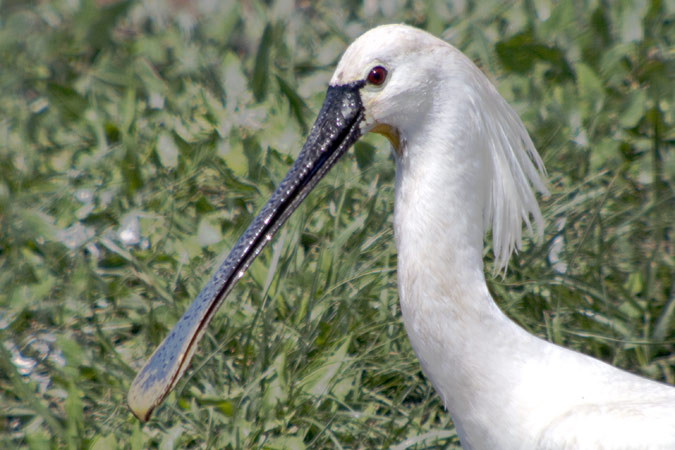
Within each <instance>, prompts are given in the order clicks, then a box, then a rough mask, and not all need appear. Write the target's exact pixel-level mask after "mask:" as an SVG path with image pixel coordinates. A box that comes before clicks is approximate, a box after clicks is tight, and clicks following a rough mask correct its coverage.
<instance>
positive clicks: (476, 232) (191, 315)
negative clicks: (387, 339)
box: [128, 25, 675, 450]
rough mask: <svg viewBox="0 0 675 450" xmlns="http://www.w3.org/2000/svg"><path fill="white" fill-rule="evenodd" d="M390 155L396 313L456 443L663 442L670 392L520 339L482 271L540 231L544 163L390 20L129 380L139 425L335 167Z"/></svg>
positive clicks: (480, 84) (451, 60)
mask: <svg viewBox="0 0 675 450" xmlns="http://www.w3.org/2000/svg"><path fill="white" fill-rule="evenodd" d="M367 132H375V133H380V134H383V135H385V136H386V137H387V138H388V139H389V141H390V142H391V143H392V145H393V148H394V153H395V156H396V194H395V206H394V232H395V236H396V247H397V250H398V286H399V294H400V302H401V311H402V315H403V321H404V323H405V327H406V330H407V332H408V336H409V338H410V342H411V343H412V347H413V349H414V350H415V353H416V354H417V357H418V359H419V361H420V364H421V366H422V369H423V371H424V373H425V374H426V376H427V377H428V378H429V380H430V381H431V383H432V384H433V386H434V388H435V389H436V391H437V392H438V394H439V395H440V396H441V398H442V399H443V403H444V404H445V406H446V408H447V409H448V410H449V412H450V414H451V416H452V419H453V421H454V423H455V426H456V428H457V432H458V434H459V438H460V441H461V443H462V445H463V446H464V448H467V449H493V450H494V449H497V450H499V449H563V448H570V449H571V448H574V449H599V448H604V449H637V448H645V449H657V448H658V449H675V388H673V387H671V386H667V385H664V384H661V383H657V382H655V381H651V380H647V379H645V378H641V377H638V376H636V375H632V374H630V373H627V372H624V371H621V370H619V369H617V368H614V367H612V366H610V365H608V364H605V363H603V362H601V361H598V360H596V359H593V358H591V357H589V356H586V355H583V354H580V353H577V352H574V351H571V350H568V349H565V348H562V347H559V346H557V345H554V344H552V343H550V342H547V341H544V340H542V339H540V338H538V337H536V336H533V335H531V334H529V333H527V332H526V331H525V330H523V329H522V328H521V327H519V326H518V325H516V324H515V323H514V322H512V321H511V320H510V319H509V318H508V317H507V316H506V315H504V313H502V311H501V310H500V309H499V308H498V307H497V305H496V304H495V302H494V300H493V299H492V297H491V296H490V292H489V291H488V288H487V285H486V283H485V276H484V273H483V261H482V250H483V234H484V231H485V230H486V229H488V228H492V236H493V248H494V253H495V260H496V264H497V266H498V268H500V269H504V268H505V267H506V264H507V262H508V259H509V256H510V254H511V252H512V251H513V250H514V248H516V247H518V246H519V245H520V240H521V231H522V223H523V222H525V223H526V224H527V226H528V227H530V225H531V222H530V221H533V222H534V225H535V226H536V227H537V228H539V229H540V227H541V223H542V217H541V213H540V212H539V207H538V205H537V201H536V198H535V195H534V192H533V188H534V189H536V190H538V191H541V192H545V191H546V188H545V186H544V182H543V181H542V176H543V172H544V167H543V164H542V162H541V159H540V158H539V155H538V154H537V152H536V150H535V149H534V146H533V144H532V141H531V140H530V137H529V136H528V133H527V131H526V130H525V127H524V125H523V123H522V122H521V121H520V119H519V117H518V115H517V114H516V113H515V112H514V111H513V109H511V108H510V107H509V105H508V104H507V103H506V101H505V100H504V99H503V98H502V97H501V96H500V95H499V93H498V92H497V90H496V89H495V88H494V87H493V86H492V84H491V83H490V82H489V81H488V79H487V78H486V77H485V75H483V73H482V72H481V71H480V70H479V69H478V68H477V67H476V66H475V65H474V64H473V63H472V62H471V61H470V60H469V59H468V58H467V57H465V56H464V55H463V54H462V53H461V52H459V51H458V50H457V49H455V48H454V47H452V46H451V45H449V44H447V43H446V42H444V41H442V40H440V39H437V38H435V37H434V36H432V35H430V34H428V33H426V32H424V31H421V30H418V29H415V28H411V27H408V26H404V25H386V26H381V27H377V28H375V29H373V30H371V31H369V32H367V33H365V34H364V35H363V36H361V37H360V38H358V39H357V40H356V41H355V42H354V43H353V44H352V45H351V46H349V48H348V49H347V51H346V52H345V54H344V55H343V56H342V59H341V60H340V62H339V64H338V66H337V69H336V70H335V73H334V75H333V77H332V79H331V81H330V86H329V87H328V91H327V93H326V99H325V101H324V103H323V106H322V107H321V111H320V112H319V115H318V118H317V119H316V122H315V123H314V126H313V127H312V129H311V131H310V134H309V137H308V138H307V141H306V143H305V145H304V146H303V148H302V151H301V152H300V155H299V156H298V159H297V161H296V162H295V164H294V165H293V167H292V168H291V169H290V171H289V172H288V174H287V175H286V177H285V178H284V180H283V181H282V182H281V184H280V185H279V187H278V188H277V190H276V191H275V193H274V194H273V196H272V198H271V199H270V200H269V201H268V203H267V204H266V205H265V206H264V207H263V209H262V211H261V212H260V214H259V215H258V216H257V217H256V218H255V220H254V221H253V222H252V223H251V225H250V226H249V228H248V229H247V230H246V232H245V233H244V234H243V235H242V237H241V238H240V239H239V241H238V242H237V244H236V245H235V246H234V248H233V249H232V252H231V253H230V255H229V256H228V257H227V259H226V260H225V262H224V263H223V264H222V266H221V267H220V268H219V269H218V270H217V271H216V273H215V275H214V276H213V277H212V278H211V280H210V281H209V282H208V283H207V284H206V286H205V287H204V289H203V290H202V291H201V292H200V293H199V295H198V296H197V298H196V299H195V301H194V302H193V303H192V305H190V307H189V308H188V310H187V311H186V312H185V314H184V315H183V317H181V319H180V320H179V321H178V323H177V324H176V326H175V327H174V328H173V330H171V332H170V333H169V335H168V336H167V337H166V339H165V340H164V341H163V342H162V344H161V345H160V346H159V347H158V348H157V350H156V351H155V352H154V353H153V355H152V356H151V357H150V359H149V361H148V362H147V363H146V365H145V367H143V369H142V370H141V371H140V372H139V374H138V375H137V377H136V379H135V380H134V382H133V384H132V386H131V389H130V391H129V397H128V402H129V407H130V408H131V410H132V411H133V413H134V414H135V415H136V416H137V417H139V418H140V419H141V420H147V419H148V418H149V417H150V414H151V413H152V410H153V409H154V408H155V407H156V406H157V405H158V404H159V403H160V402H161V401H162V400H163V399H164V397H165V396H166V395H167V394H168V392H169V391H170V390H171V389H172V388H173V387H174V386H175V384H176V382H177V381H178V380H179V379H180V377H181V376H182V375H183V373H184V372H185V370H186V368H187V367H188V365H189V363H190V359H191V358H192V355H193V354H194V352H195V349H196V348H197V344H198V342H199V340H200V338H201V337H202V335H203V334H204V331H205V329H206V327H207V325H208V323H209V322H210V320H211V319H212V318H213V315H214V313H215V311H216V310H217V309H218V307H219V306H220V304H221V303H222V302H223V300H224V298H225V296H226V295H227V293H228V292H229V291H230V290H231V289H232V286H233V285H234V284H235V283H236V281H237V280H238V279H239V278H241V276H242V275H243V273H244V271H245V270H246V268H247V267H248V266H249V264H250V263H251V261H252V260H253V259H254V258H255V257H256V255H258V253H259V252H260V251H261V249H262V248H263V247H264V245H265V244H266V243H267V242H268V241H269V240H270V239H271V237H272V235H273V234H274V233H275V232H276V231H277V229H278V228H279V227H280V226H281V224H282V223H283V222H284V221H285V220H286V219H287V218H288V216H289V215H290V214H291V213H292V212H293V210H294V209H295V208H296V207H297V206H298V204H299V203H300V202H302V200H303V199H304V198H305V196H306V195H307V194H308V193H309V191H310V190H311V189H312V188H313V187H314V186H315V185H316V183H317V182H318V181H319V179H320V178H321V177H322V176H323V175H324V174H325V173H326V172H327V171H328V170H329V169H330V167H331V166H332V165H333V164H334V163H335V162H336V161H337V159H338V158H339V157H340V156H341V155H342V154H343V153H344V152H345V151H346V150H347V149H348V148H349V147H350V146H351V145H352V144H353V143H354V142H355V141H356V140H357V139H358V138H359V137H360V136H362V135H363V134H365V133H367Z"/></svg>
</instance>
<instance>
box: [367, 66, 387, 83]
mask: <svg viewBox="0 0 675 450" xmlns="http://www.w3.org/2000/svg"><path fill="white" fill-rule="evenodd" d="M386 79H387V69H385V68H384V67H382V66H375V67H373V68H372V69H370V73H369V74H368V83H370V84H374V85H375V86H379V85H381V84H382V83H384V80H386Z"/></svg>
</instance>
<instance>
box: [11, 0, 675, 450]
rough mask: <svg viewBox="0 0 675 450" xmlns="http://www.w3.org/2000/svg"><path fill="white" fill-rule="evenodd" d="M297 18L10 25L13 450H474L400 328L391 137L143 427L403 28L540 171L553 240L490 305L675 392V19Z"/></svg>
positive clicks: (288, 249) (104, 6) (320, 7)
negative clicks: (249, 228)
mask: <svg viewBox="0 0 675 450" xmlns="http://www.w3.org/2000/svg"><path fill="white" fill-rule="evenodd" d="M295 3H296V4H297V5H298V6H296V7H293V6H292V5H293V2H282V1H278V2H261V1H250V2H241V3H240V2H235V1H231V2H214V4H213V5H211V6H209V4H208V3H207V2H204V3H194V4H192V3H188V2H181V1H173V2H167V3H166V5H164V7H162V8H158V9H152V8H151V5H153V4H155V3H152V2H148V3H146V4H145V6H144V4H141V3H135V2H131V1H103V0H99V1H93V0H82V1H81V2H79V3H78V2H70V1H53V2H39V1H32V2H19V1H6V0H5V1H2V2H0V67H2V70H0V340H2V342H3V343H4V345H3V346H0V414H1V418H0V423H2V430H3V431H2V434H0V442H2V444H3V445H4V446H5V447H6V448H60V447H65V448H95V449H107V448H118V447H120V448H122V447H123V448H133V449H137V448H138V449H140V448H148V447H161V448H173V447H179V448H184V447H189V448H193V447H198V448H203V447H207V448H250V447H255V448H260V447H264V448H268V449H281V448H293V449H296V448H298V449H300V448H325V447H336V448H370V447H383V448H384V447H393V446H398V448H453V447H456V446H457V445H458V441H457V438H456V434H455V433H454V429H453V427H452V422H451V419H450V418H449V417H448V415H447V413H445V412H444V410H443V408H442V405H441V403H440V401H439V399H438V398H437V397H436V395H435V394H434V392H433V389H432V388H431V386H430V385H429V383H428V382H427V381H426V380H425V378H424V376H423V375H422V373H421V371H420V368H419V366H418V363H417V361H416V359H415V356H414V354H413V352H412V350H411V348H410V345H409V343H408V341H407V338H406V335H405V331H404V329H403V326H402V324H401V321H400V313H399V311H398V297H397V291H396V275H395V269H396V252H395V248H394V244H393V234H392V223H391V210H392V202H393V180H394V165H393V162H392V157H391V155H390V152H389V151H388V150H387V148H388V144H387V143H386V141H384V140H381V139H376V138H372V137H369V138H367V139H365V140H364V141H363V142H362V143H360V144H359V145H357V146H356V148H355V149H354V150H353V151H351V152H350V153H349V154H348V155H347V156H346V157H345V158H344V159H343V161H341V162H340V163H339V164H338V165H337V166H336V167H335V168H334V169H333V170H332V172H331V173H330V174H329V175H328V176H327V177H326V179H325V180H324V181H322V182H321V183H320V185H319V186H318V187H317V189H316V190H315V191H314V192H313V193H312V194H311V195H310V196H309V198H308V199H307V200H306V202H305V203H304V204H303V205H302V206H301V207H300V208H299V210H298V211H297V212H296V213H295V214H294V216H293V217H292V218H291V219H290V220H289V223H288V224H286V226H285V227H284V228H283V229H282V231H281V232H280V233H279V236H278V237H277V238H276V239H275V240H273V241H272V243H271V245H270V248H268V249H266V250H265V251H264V252H263V253H262V254H261V256H260V258H259V259H258V260H257V261H256V262H255V263H254V264H253V265H252V267H251V268H250V270H249V272H248V274H247V275H246V276H245V277H244V278H242V280H241V281H240V282H239V284H238V286H237V287H236V288H235V290H234V291H233V292H232V294H231V295H230V297H229V299H228V300H227V301H226V302H225V304H224V306H223V307H222V309H221V311H220V312H219V313H218V315H217V316H216V318H215V319H214V321H213V323H212V324H211V326H210V327H209V330H208V332H207V334H206V336H205V339H204V340H203V342H202V344H201V345H200V349H199V352H198V354H197V355H196V357H195V359H194V360H193V363H192V368H191V369H190V370H189V371H188V373H187V376H186V377H185V379H184V380H183V381H182V382H180V383H179V385H178V388H177V389H176V391H175V393H174V394H171V396H170V397H169V398H168V399H167V401H166V403H165V404H164V405H163V406H162V407H160V408H159V409H158V411H157V412H156V415H155V416H154V418H153V419H152V420H151V421H150V422H149V423H148V424H146V425H142V424H141V423H139V422H138V421H137V420H136V419H135V418H133V417H132V416H131V414H130V413H129V412H128V410H127V409H126V406H125V395H126V391H127V389H128V387H129V384H130V383H131V380H132V379H133V377H134V374H135V371H136V370H137V369H138V368H139V367H140V366H141V364H142V363H143V362H144V361H145V359H146V358H147V357H148V356H149V355H150V354H151V352H152V351H153V349H154V347H155V346H156V345H157V344H158V343H159V342H160V341H161V339H162V338H163V337H164V336H165V335H166V334H167V332H168V331H169V329H170V328H171V327H172V325H173V324H174V323H175V322H176V321H177V319H178V318H179V317H180V315H181V313H182V312H183V311H184V310H185V308H186V307H187V306H188V304H189V303H190V301H191V300H192V298H193V297H194V296H195V295H196V294H197V292H198V291H199V290H200V288H201V286H202V285H203V284H204V283H205V282H206V280H207V279H208V276H209V274H210V273H211V271H212V270H213V268H214V267H215V265H216V264H217V262H218V261H220V260H222V258H224V256H225V255H226V253H227V251H228V249H229V248H230V246H232V245H233V244H234V242H235V240H236V238H237V237H238V236H239V233H241V232H242V231H243V230H244V228H245V227H246V225H247V224H248V222H249V221H250V220H251V219H252V218H253V216H254V215H255V213H256V211H257V210H258V208H260V207H261V206H262V204H263V203H264V201H265V200H266V198H267V197H268V195H269V194H270V193H271V192H272V190H273V188H274V187H275V185H276V183H277V182H278V181H280V180H281V178H282V177H283V175H284V174H285V172H286V170H287V169H288V167H289V166H290V164H291V161H292V159H293V156H294V155H296V154H297V152H298V151H299V148H300V146H301V144H302V142H303V138H304V136H305V134H306V132H307V128H308V126H309V125H310V124H311V121H312V120H313V115H314V113H315V112H316V111H317V110H318V106H319V105H320V103H321V100H322V97H323V92H324V90H325V87H326V84H327V81H328V79H329V77H330V74H331V71H332V69H333V68H334V66H335V64H336V62H337V59H338V58H339V55H340V54H341V52H342V51H343V50H344V49H345V48H346V46H347V45H348V43H349V42H350V41H351V40H352V39H353V38H354V37H356V36H357V35H358V34H360V33H361V32H363V31H365V30H366V29H368V28H370V27H371V26H374V25H376V24H380V23H389V22H406V23H409V24H413V25H416V26H419V27H422V28H425V29H427V30H429V31H431V32H433V33H435V34H437V35H442V36H444V37H445V38H446V39H447V40H449V41H450V42H451V43H453V44H454V45H455V46H457V47H458V48H460V49H461V50H462V51H464V52H465V53H466V54H468V55H469V56H470V57H471V58H472V59H473V60H474V61H476V62H477V63H478V64H479V65H480V66H481V67H482V68H483V69H484V70H485V71H486V72H488V73H489V74H490V76H491V77H492V79H493V80H494V81H495V84H496V85H497V86H498V88H499V90H500V92H502V94H503V95H504V96H505V97H506V98H507V100H508V101H509V102H510V103H511V104H512V105H513V106H514V107H515V108H516V109H517V111H518V112H519V113H520V115H521V117H522V118H523V120H524V121H525V123H526V125H527V127H528V129H529V130H530V133H531V135H532V137H533V139H534V141H535V144H536V146H537V148H538V149H539V151H540V153H541V154H542V156H543V158H544V160H545V163H546V166H547V168H548V171H549V183H550V185H549V187H550V190H551V191H552V194H551V196H550V197H549V198H546V199H542V200H541V203H542V206H543V210H544V213H545V216H546V219H547V228H546V232H545V237H544V239H543V241H542V242H539V243H537V242H531V241H528V242H526V248H525V249H523V251H521V252H520V253H519V254H518V255H516V256H515V257H514V258H513V259H512V262H511V264H510V266H509V271H508V275H507V276H506V278H504V279H502V278H495V279H492V278H491V279H490V280H489V283H490V289H491V290H492V292H493V293H494V295H495V297H496V298H497V299H498V301H499V304H500V306H501V307H502V308H503V309H504V310H505V311H506V312H507V313H508V314H509V316H511V317H512V318H513V319H514V320H516V321H517V322H518V323H520V324H521V325H522V326H524V327H525V328H526V329H528V330H529V331H531V332H533V333H536V334H538V335H540V336H543V337H546V338H547V339H549V340H551V341H553V342H556V343H559V344H562V345H565V346H567V347H570V348H574V349H577V350H580V351H582V352H584V353H587V354H590V355H593V356H595V357H598V358H600V359H603V360H605V361H607V362H609V363H611V364H614V365H617V366H619V367H622V368H625V369H627V370H629V371H631V372H635V373H638V374H641V375H644V376H648V377H651V378H654V379H657V380H662V381H665V382H669V383H675V372H674V369H675V356H674V355H675V353H674V351H675V319H674V315H675V247H674V233H675V230H674V229H673V223H675V153H674V152H673V141H674V139H675V133H674V132H673V129H674V128H673V122H674V117H673V112H674V111H675V108H674V98H675V96H674V95H673V94H674V92H673V83H672V74H673V73H675V61H674V58H673V57H674V55H673V50H672V48H673V40H674V38H675V27H673V26H672V24H673V17H674V14H675V11H674V10H673V7H672V5H671V4H669V3H668V2H661V1H658V0H652V1H648V2H637V1H631V0H620V1H615V2H594V1H580V2H574V3H573V2H556V3H554V2H549V1H547V0H541V1H525V2H512V3H503V2H497V1H495V2H480V3H479V4H478V2H477V3H476V4H474V3H473V2H467V3H466V5H465V6H462V5H464V4H463V3H462V2H456V3H454V4H455V5H456V6H454V7H453V6H449V5H446V2H441V1H437V2H428V3H424V2H412V1H410V2H406V1H402V2H398V3H396V2H365V5H364V4H362V3H361V2H347V3H346V4H344V3H343V2H331V1H326V2H318V3H316V4H315V3H314V2H295ZM159 4H160V5H161V4H162V3H161V2H160V3H159ZM392 4H399V6H401V7H400V8H394V9H396V10H395V11H394V12H392V11H391V10H392V8H390V5H392ZM388 5H389V6H388ZM209 8H211V9H209ZM488 245H489V238H488ZM486 258H487V263H486V264H487V265H486V270H487V271H488V272H490V271H491V270H492V266H491V261H490V258H491V254H490V253H489V252H486Z"/></svg>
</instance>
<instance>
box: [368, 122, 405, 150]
mask: <svg viewBox="0 0 675 450" xmlns="http://www.w3.org/2000/svg"><path fill="white" fill-rule="evenodd" d="M370 131H371V132H372V133H377V134H381V135H382V136H384V137H386V138H387V139H388V140H389V142H391V145H392V147H394V151H395V152H396V154H397V155H399V156H400V155H401V150H402V148H401V135H400V134H399V132H398V130H397V129H396V128H394V127H392V126H391V125H387V124H384V123H378V124H377V125H375V126H374V127H373V128H372V129H371V130H370Z"/></svg>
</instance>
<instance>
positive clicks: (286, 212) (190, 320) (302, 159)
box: [127, 82, 363, 421]
mask: <svg viewBox="0 0 675 450" xmlns="http://www.w3.org/2000/svg"><path fill="white" fill-rule="evenodd" d="M362 86H363V83H362V82H360V83H359V82H357V83H351V84H348V85H344V86H330V87H329V88H328V91H327V93H326V99H325V100H324V103H323V106H322V107H321V111H320V112H319V116H318V117H317V119H316V121H315V122H314V125H313V126H312V130H311V131H310V133H309V137H308V138H307V141H306V142H305V145H304V146H303V147H302V151H301V152H300V155H298V159H297V160H296V161H295V163H294V164H293V167H291V169H290V170H289V171H288V174H287V175H286V177H285V178H284V179H283V181H282V182H281V184H280V185H279V187H277V189H276V191H275V192H274V194H273V195H272V198H270V200H269V201H268V202H267V204H266V205H265V206H264V207H263V209H262V211H260V214H258V216H257V217H256V218H255V219H254V220H253V222H252V223H251V225H249V227H248V229H247V230H246V231H245V232H244V234H243V235H242V236H241V237H240V238H239V241H237V243H236V245H235V246H234V248H233V249H232V251H231V252H230V254H229V255H228V257H227V258H226V259H225V262H223V264H222V265H221V266H220V267H219V268H218V270H217V271H216V273H215V274H214V275H213V277H212V278H211V279H210V280H209V282H208V283H207V284H206V286H204V288H203V289H202V291H201V292H200V293H199V295H198V296H197V298H195V300H194V301H193V302H192V304H191V305H190V307H189V308H188V310H187V311H185V314H183V317H181V318H180V320H179V321H178V322H177V323H176V325H175V326H174V327H173V329H172V330H171V332H170V333H169V335H168V336H167V337H166V338H165V339H164V341H162V343H161V344H160V346H159V347H157V350H155V352H154V353H153V354H152V356H151V357H150V359H149V360H148V362H147V363H146V364H145V366H144V367H143V369H141V371H140V372H139V373H138V375H136V378H135V379H134V381H133V383H132V384H131V388H130V389H129V395H128V397H127V402H128V404H129V408H130V409H131V412H133V413H134V415H135V416H136V417H138V418H139V419H140V420H142V421H146V420H148V419H149V418H150V415H151V414H152V411H153V410H154V409H155V407H157V405H159V404H160V403H161V402H162V400H164V398H165V397H166V396H167V395H168V394H169V392H170V391H171V389H173V387H174V386H175V385H176V383H177V382H178V380H180V379H181V377H182V376H183V374H184V373H185V370H186V369H187V368H188V366H189V364H190V360H191V359H192V355H193V354H194V352H195V350H196V348H197V344H198V343H199V341H200V340H201V338H202V336H203V334H204V331H205V330H206V327H207V326H208V324H209V322H211V319H212V318H213V316H214V315H215V313H216V311H217V310H218V308H219V307H220V305H221V304H222V302H223V300H224V299H225V296H227V294H228V293H229V292H230V290H231V289H232V287H233V286H234V285H235V283H236V282H237V280H239V278H241V277H242V275H243V274H244V271H245V270H246V269H247V268H248V266H249V265H250V264H251V262H252V261H253V260H254V259H255V257H256V256H258V254H259V253H260V251H261V250H262V248H263V247H264V246H265V244H267V242H268V241H269V240H270V239H271V238H272V236H273V235H274V233H276V231H277V230H278V229H279V227H281V225H282V224H283V223H284V222H285V221H286V219H288V217H289V216H290V215H291V213H293V211H295V208H297V207H298V205H299V204H300V203H301V202H302V201H303V200H304V199H305V197H306V196H307V194H308V193H309V191H311V190H312V189H313V188H314V186H315V185H316V184H317V183H318V182H319V180H320V179H321V178H322V177H323V176H324V175H325V174H326V172H328V170H329V169H330V168H331V167H332V166H333V164H335V162H336V161H337V160H338V158H340V156H342V155H343V154H344V152H345V151H346V150H347V149H348V148H349V147H351V146H352V144H354V142H356V140H357V139H358V138H359V137H361V128H360V127H361V122H362V120H363V105H362V104H361V97H360V95H359V89H360V88H361V87H362Z"/></svg>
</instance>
